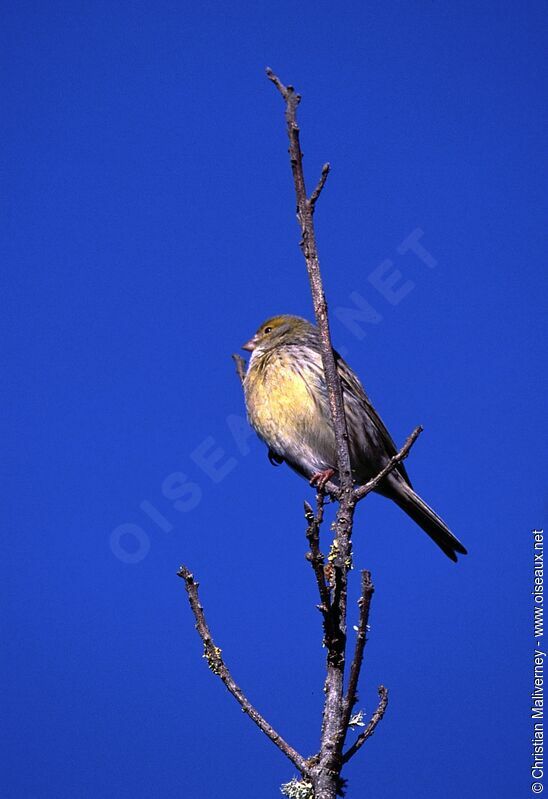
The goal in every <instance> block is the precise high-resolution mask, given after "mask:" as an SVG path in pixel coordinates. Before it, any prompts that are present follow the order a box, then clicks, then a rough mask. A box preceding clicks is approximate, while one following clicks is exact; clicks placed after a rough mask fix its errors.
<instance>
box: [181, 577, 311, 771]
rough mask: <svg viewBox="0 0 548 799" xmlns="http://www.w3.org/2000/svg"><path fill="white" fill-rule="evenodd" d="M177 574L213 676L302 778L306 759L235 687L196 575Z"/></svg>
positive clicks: (238, 688)
mask: <svg viewBox="0 0 548 799" xmlns="http://www.w3.org/2000/svg"><path fill="white" fill-rule="evenodd" d="M177 575H178V576H179V577H181V578H182V579H183V580H184V581H185V587H186V590H187V593H188V601H189V602H190V607H191V608H192V612H193V614H194V618H195V619H196V629H197V630H198V633H199V635H200V638H201V639H202V641H203V644H204V658H205V659H206V660H207V664H208V666H209V668H210V669H211V671H212V672H213V674H216V675H217V676H218V677H220V678H221V680H222V681H223V682H224V684H225V685H226V687H227V688H228V690H229V691H230V693H231V694H232V696H233V697H234V698H235V699H236V701H237V702H238V704H239V705H240V706H241V708H242V710H243V711H244V713H247V715H248V716H249V718H250V719H252V720H253V721H254V722H255V724H256V725H257V726H258V727H259V729H260V730H262V731H263V732H264V734H265V735H266V736H267V737H268V738H270V740H271V741H272V743H274V744H276V746H277V747H278V749H280V750H281V751H282V752H283V753H284V755H285V756H286V757H287V758H289V760H291V762H292V763H293V765H294V766H296V767H297V768H298V769H299V771H300V772H301V774H302V775H303V776H307V775H308V773H309V769H308V766H307V764H306V762H305V759H304V757H302V755H300V754H299V753H298V752H297V751H296V750H295V749H293V747H292V746H290V745H289V744H288V743H287V741H285V740H284V739H283V738H282V737H281V735H279V734H278V733H277V732H276V730H275V729H274V728H273V727H272V726H271V725H270V724H269V723H268V722H267V721H265V719H264V718H263V717H262V716H261V714H260V713H259V711H258V710H256V709H255V708H254V707H253V705H252V704H251V702H250V701H249V699H247V697H246V696H245V694H244V693H243V691H242V689H241V688H240V687H239V686H238V685H237V684H236V682H235V681H234V679H233V677H232V675H231V674H230V672H229V670H228V668H227V666H226V664H225V662H224V660H223V658H222V656H221V650H220V649H219V647H218V646H215V643H214V641H213V638H212V637H211V633H210V631H209V627H208V625H207V622H206V619H205V614H204V609H203V607H202V605H201V604H200V599H199V596H198V583H197V582H196V581H195V579H194V575H193V574H192V573H191V572H190V571H189V569H187V567H186V566H181V567H180V569H179V571H178V572H177Z"/></svg>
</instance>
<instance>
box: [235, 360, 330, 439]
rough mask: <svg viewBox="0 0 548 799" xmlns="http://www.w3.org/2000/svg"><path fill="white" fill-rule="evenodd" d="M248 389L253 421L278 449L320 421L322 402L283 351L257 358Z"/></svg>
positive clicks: (247, 393) (250, 418) (246, 384)
mask: <svg viewBox="0 0 548 799" xmlns="http://www.w3.org/2000/svg"><path fill="white" fill-rule="evenodd" d="M244 389H245V398H246V405H247V412H248V415H249V420H250V422H251V424H252V425H253V427H254V428H255V430H256V431H257V433H258V434H259V435H260V436H261V438H263V439H264V440H265V441H266V442H267V443H268V444H269V445H270V446H271V447H273V448H274V449H275V450H276V451H283V449H284V448H285V443H286V441H287V439H288V438H289V439H301V440H302V438H303V437H307V432H308V431H309V430H310V429H311V428H312V427H313V426H314V424H317V419H318V414H319V410H318V406H317V403H316V401H315V399H314V396H313V394H312V392H311V390H310V388H309V385H308V383H307V381H306V379H305V377H304V376H303V374H302V371H301V370H300V369H299V368H296V365H294V364H292V363H291V359H288V358H285V357H283V355H281V354H280V355H278V354H275V355H270V356H269V357H268V358H265V357H264V356H263V358H261V359H259V360H255V359H253V360H252V362H251V364H250V367H249V370H248V372H247V375H246V378H245V383H244Z"/></svg>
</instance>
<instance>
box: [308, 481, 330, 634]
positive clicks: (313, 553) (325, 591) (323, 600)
mask: <svg viewBox="0 0 548 799" xmlns="http://www.w3.org/2000/svg"><path fill="white" fill-rule="evenodd" d="M323 505H324V496H323V494H322V493H320V492H318V494H316V513H314V511H313V510H312V507H311V506H310V505H309V503H308V502H305V503H304V515H305V518H306V520H307V522H308V528H307V530H306V537H307V539H308V543H309V546H310V552H307V554H306V559H307V560H308V561H310V564H311V565H312V568H313V569H314V574H315V575H316V582H317V584H318V593H319V595H320V604H319V605H318V609H319V610H320V611H321V613H322V615H323V617H324V622H325V623H327V621H328V619H329V610H330V608H331V597H330V595H329V588H328V586H327V583H326V581H325V572H324V566H325V557H324V555H323V554H322V552H321V551H320V526H321V524H322V521H323ZM326 633H327V630H326Z"/></svg>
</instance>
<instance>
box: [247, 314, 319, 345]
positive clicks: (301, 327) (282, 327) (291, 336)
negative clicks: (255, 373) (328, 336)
mask: <svg viewBox="0 0 548 799" xmlns="http://www.w3.org/2000/svg"><path fill="white" fill-rule="evenodd" d="M313 331H315V328H314V326H313V325H311V324H310V322H308V321H307V320H306V319H302V318H301V317H300V316H290V315H289V314H283V315H281V316H272V317H271V318H270V319H267V320H266V322H263V324H262V325H261V326H260V327H259V329H258V330H257V332H256V333H255V335H254V336H253V337H252V338H250V339H249V341H246V343H245V344H244V345H243V347H242V349H243V350H247V351H248V352H252V353H256V354H258V353H260V352H266V351H267V350H270V349H273V348H274V347H279V346H283V345H286V344H298V343H301V342H303V343H304V342H305V341H306V340H308V339H310V336H311V334H312V333H313Z"/></svg>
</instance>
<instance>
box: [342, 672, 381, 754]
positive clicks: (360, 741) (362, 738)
mask: <svg viewBox="0 0 548 799" xmlns="http://www.w3.org/2000/svg"><path fill="white" fill-rule="evenodd" d="M379 697H380V699H379V704H378V705H377V709H376V710H375V712H374V713H373V715H372V716H371V721H370V722H369V724H368V725H367V727H366V728H365V730H364V731H363V732H362V733H360V735H359V736H358V737H357V738H356V740H355V741H354V743H353V744H352V746H351V747H350V748H349V749H348V750H347V751H346V752H345V753H344V755H343V758H342V762H343V763H348V761H349V760H350V758H351V757H354V755H355V754H356V752H357V751H358V749H361V747H362V746H363V745H364V743H365V742H366V741H367V739H368V738H370V737H371V736H372V735H373V733H374V732H375V728H376V726H377V724H378V723H379V721H380V720H381V719H382V717H383V716H384V714H385V712H386V707H387V705H388V689H387V688H385V687H384V685H379Z"/></svg>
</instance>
